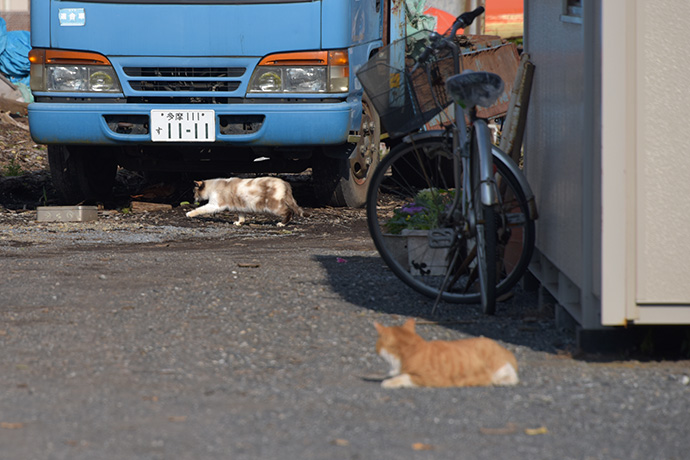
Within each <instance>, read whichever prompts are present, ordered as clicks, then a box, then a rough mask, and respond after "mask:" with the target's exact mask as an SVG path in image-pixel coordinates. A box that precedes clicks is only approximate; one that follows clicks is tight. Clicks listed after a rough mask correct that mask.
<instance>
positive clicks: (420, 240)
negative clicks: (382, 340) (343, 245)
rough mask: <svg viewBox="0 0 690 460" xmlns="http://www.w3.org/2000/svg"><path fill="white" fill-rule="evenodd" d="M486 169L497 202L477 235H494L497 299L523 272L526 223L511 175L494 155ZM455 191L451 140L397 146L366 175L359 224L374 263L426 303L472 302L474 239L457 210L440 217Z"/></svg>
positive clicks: (528, 247)
mask: <svg viewBox="0 0 690 460" xmlns="http://www.w3.org/2000/svg"><path fill="white" fill-rule="evenodd" d="M494 171H495V178H496V183H497V184H498V187H499V190H500V194H499V195H500V198H499V204H498V205H497V206H495V207H494V209H493V210H494V218H493V219H492V222H495V230H491V229H488V230H486V229H485V232H491V234H495V235H496V237H495V238H497V245H496V254H495V256H493V259H494V260H495V261H496V281H495V283H496V289H495V294H496V296H501V295H503V294H504V293H506V292H508V291H509V290H510V288H512V287H513V286H514V285H515V283H517V281H518V280H519V279H520V277H521V276H522V275H523V273H524V271H525V270H526V268H527V264H528V263H529V259H530V258H531V256H532V251H533V248H534V222H533V221H532V220H530V219H529V217H528V216H529V213H528V211H529V210H528V204H527V201H526V199H525V194H524V192H523V191H522V189H521V188H520V185H519V182H518V180H517V178H516V177H515V176H514V175H513V173H512V172H511V171H510V169H509V168H508V167H507V166H506V165H505V164H504V163H503V162H501V161H498V160H497V159H496V157H494ZM459 174H460V175H461V174H462V171H459ZM458 179H459V180H458V184H461V183H462V182H461V180H460V179H461V177H459V178H458ZM458 193H460V194H462V193H463V192H462V188H461V187H460V186H459V185H458V186H456V181H455V178H454V163H453V156H452V137H451V136H445V137H440V136H439V137H433V138H426V139H422V140H419V141H415V142H414V143H403V144H399V145H398V146H396V147H395V148H394V149H393V150H391V152H389V153H388V154H387V155H386V156H385V157H384V158H383V159H382V160H381V163H380V164H379V166H378V167H377V168H376V171H375V172H374V175H373V177H372V182H371V184H370V187H369V190H368V193H367V223H368V226H369V232H370V234H371V237H372V239H373V241H374V244H375V245H376V248H377V249H378V252H379V254H380V255H381V258H382V259H383V260H384V261H385V263H386V264H387V265H388V267H389V268H390V269H391V271H392V272H393V273H394V274H395V275H396V276H397V277H398V278H400V279H401V280H402V281H403V282H404V283H405V284H407V285H408V286H410V287H411V288H413V289H414V290H416V291H417V292H419V293H421V294H423V295H425V296H427V297H429V298H433V299H435V298H437V297H438V296H439V295H440V296H441V299H442V300H444V301H446V302H451V303H480V302H481V295H480V292H481V289H480V285H479V273H478V268H477V257H476V254H477V250H476V249H477V247H476V246H477V245H476V241H475V237H474V236H473V235H471V234H470V233H469V230H468V229H469V223H467V222H465V221H464V219H462V217H461V216H460V215H459V213H458V212H456V213H455V214H454V216H448V215H447V210H448V208H449V207H450V204H451V203H452V200H453V197H454V196H455V194H458ZM461 196H462V195H461ZM484 220H486V219H484Z"/></svg>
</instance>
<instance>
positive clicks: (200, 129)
mask: <svg viewBox="0 0 690 460" xmlns="http://www.w3.org/2000/svg"><path fill="white" fill-rule="evenodd" d="M151 140H152V141H153V142H214V141H215V140H216V114H215V111H213V110H151Z"/></svg>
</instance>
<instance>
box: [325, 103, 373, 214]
mask: <svg viewBox="0 0 690 460" xmlns="http://www.w3.org/2000/svg"><path fill="white" fill-rule="evenodd" d="M380 145H381V122H380V120H379V117H378V114H377V113H376V109H374V106H373V105H372V104H371V101H369V98H368V97H367V96H366V94H365V95H364V96H363V97H362V123H361V125H360V129H359V133H358V137H357V142H356V143H347V144H345V145H344V146H340V147H327V148H325V149H328V150H326V151H324V152H323V155H321V156H320V157H318V158H315V159H314V161H313V164H312V171H313V179H314V191H315V193H316V196H317V199H318V201H319V202H321V203H323V204H327V205H331V206H348V207H352V208H358V207H361V206H364V203H365V202H366V196H367V188H368V187H369V182H370V179H371V176H372V175H373V172H374V169H375V168H376V165H377V164H378V162H379V159H380Z"/></svg>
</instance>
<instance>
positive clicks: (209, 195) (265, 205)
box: [187, 177, 305, 227]
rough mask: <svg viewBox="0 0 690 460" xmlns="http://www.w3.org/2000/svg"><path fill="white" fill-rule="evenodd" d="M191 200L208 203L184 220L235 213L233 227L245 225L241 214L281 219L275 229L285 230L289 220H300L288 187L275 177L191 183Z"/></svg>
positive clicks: (235, 178)
mask: <svg viewBox="0 0 690 460" xmlns="http://www.w3.org/2000/svg"><path fill="white" fill-rule="evenodd" d="M194 199H195V200H196V201H206V200H208V203H207V204H205V205H203V206H200V207H198V208H196V209H194V210H192V211H189V212H188V213H187V217H196V216H200V215H203V214H213V213H217V212H221V211H231V212H232V211H234V212H239V213H240V214H239V217H238V218H237V220H236V221H235V222H233V223H234V224H235V225H238V226H239V225H242V224H243V223H244V222H245V213H249V212H261V213H268V214H273V215H275V216H279V217H281V218H282V220H281V221H280V222H278V226H279V227H283V226H285V224H287V223H288V222H290V219H292V216H294V215H295V214H296V215H298V216H304V215H305V213H304V211H303V210H302V208H300V207H299V206H298V205H297V201H295V198H294V197H293V196H292V187H291V186H290V184H289V183H287V182H285V181H284V180H282V179H280V178H278V177H257V178H254V179H241V178H239V177H231V178H229V179H210V180H203V181H194Z"/></svg>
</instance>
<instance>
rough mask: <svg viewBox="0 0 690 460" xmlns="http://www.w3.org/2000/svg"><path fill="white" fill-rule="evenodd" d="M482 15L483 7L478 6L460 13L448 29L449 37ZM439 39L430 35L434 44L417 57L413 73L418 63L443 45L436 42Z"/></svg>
mask: <svg viewBox="0 0 690 460" xmlns="http://www.w3.org/2000/svg"><path fill="white" fill-rule="evenodd" d="M482 13H484V7H483V6H480V7H479V8H477V9H475V10H474V11H468V12H466V13H462V14H461V15H460V16H458V17H457V18H455V22H454V23H453V26H452V27H451V29H450V37H453V36H455V33H456V32H457V31H458V29H465V28H467V27H468V26H469V25H470V24H472V23H473V22H474V20H475V19H477V16H479V15H481V14H482ZM439 38H442V37H441V35H436V36H434V34H432V35H431V39H432V40H433V41H434V43H432V44H431V45H430V46H429V47H427V48H426V49H425V50H424V51H422V54H421V55H420V56H419V58H417V64H416V65H415V66H414V68H413V71H414V70H416V69H417V67H418V66H419V63H423V62H425V61H426V60H427V59H428V58H429V55H430V54H431V53H432V52H433V51H434V50H436V49H437V48H440V47H441V46H442V45H443V44H444V43H445V40H438V39H439Z"/></svg>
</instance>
